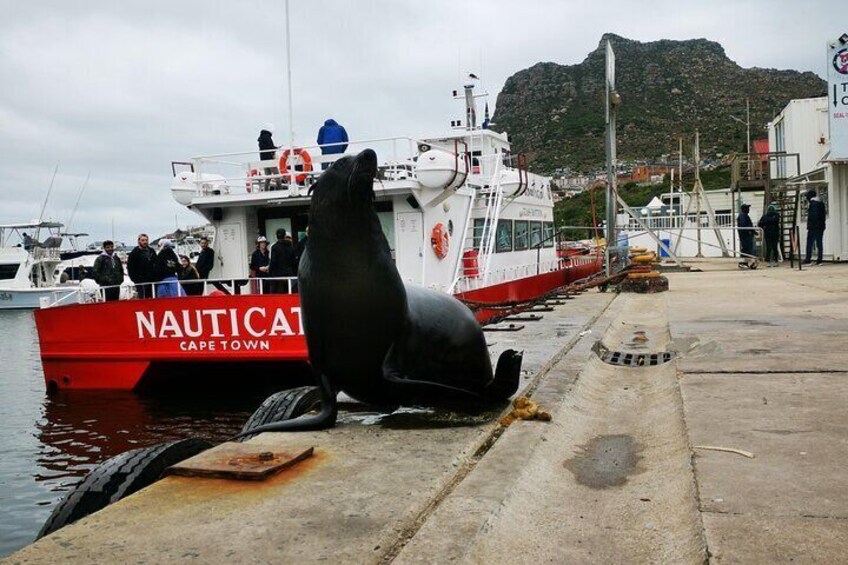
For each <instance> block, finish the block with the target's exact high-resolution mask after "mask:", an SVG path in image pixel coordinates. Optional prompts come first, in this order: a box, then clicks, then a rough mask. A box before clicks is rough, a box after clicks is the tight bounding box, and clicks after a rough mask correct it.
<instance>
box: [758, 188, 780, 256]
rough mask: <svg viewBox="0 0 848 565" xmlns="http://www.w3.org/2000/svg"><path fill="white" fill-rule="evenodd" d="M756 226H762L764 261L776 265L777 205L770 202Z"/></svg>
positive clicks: (778, 219)
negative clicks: (764, 250) (764, 244)
mask: <svg viewBox="0 0 848 565" xmlns="http://www.w3.org/2000/svg"><path fill="white" fill-rule="evenodd" d="M757 226H758V227H761V228H763V238H764V239H765V242H766V263H767V264H768V266H769V267H777V240H778V239H779V237H780V214H778V213H777V206H776V205H775V204H774V203H772V204H769V206H768V211H766V213H765V214H763V217H762V218H760V221H759V222H757Z"/></svg>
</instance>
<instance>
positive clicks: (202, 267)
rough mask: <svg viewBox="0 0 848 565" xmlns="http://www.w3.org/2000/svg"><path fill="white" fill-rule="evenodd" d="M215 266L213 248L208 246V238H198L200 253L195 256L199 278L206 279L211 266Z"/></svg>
mask: <svg viewBox="0 0 848 565" xmlns="http://www.w3.org/2000/svg"><path fill="white" fill-rule="evenodd" d="M214 266H215V250H214V249H212V248H211V247H209V238H207V237H201V238H200V255H198V256H197V264H195V267H196V268H197V274H198V275H199V276H200V278H201V279H208V278H209V273H210V272H211V271H212V267H214Z"/></svg>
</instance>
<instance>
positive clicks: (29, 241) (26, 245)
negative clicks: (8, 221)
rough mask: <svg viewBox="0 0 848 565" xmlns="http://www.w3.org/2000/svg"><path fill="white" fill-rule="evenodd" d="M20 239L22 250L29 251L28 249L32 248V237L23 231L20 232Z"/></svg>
mask: <svg viewBox="0 0 848 565" xmlns="http://www.w3.org/2000/svg"><path fill="white" fill-rule="evenodd" d="M21 239H22V240H23V243H24V251H29V250H30V249H32V247H33V245H34V244H35V242H34V240H33V239H32V236H31V235H29V234H28V233H27V232H24V233H22V234H21Z"/></svg>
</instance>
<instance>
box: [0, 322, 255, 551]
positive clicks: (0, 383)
mask: <svg viewBox="0 0 848 565" xmlns="http://www.w3.org/2000/svg"><path fill="white" fill-rule="evenodd" d="M81 327H82V328H84V324H83V325H82V326H81ZM234 384H235V383H233V382H230V386H229V387H225V388H220V387H219V388H216V389H215V390H212V391H206V392H204V393H203V394H202V395H201V394H199V393H198V392H197V389H196V388H195V390H194V391H189V392H186V391H183V392H181V393H177V394H175V393H171V392H169V393H168V394H167V395H163V394H161V393H160V394H159V395H158V396H153V395H145V396H139V395H136V394H135V393H132V392H88V391H85V392H69V393H61V394H58V395H53V396H48V395H47V394H46V391H45V386H44V379H43V376H42V371H41V361H40V359H39V349H38V339H37V335H36V330H35V322H34V320H33V317H32V313H31V312H11V311H9V312H2V311H0V557H3V556H5V555H8V554H9V553H12V552H13V551H15V550H17V549H19V548H21V547H23V546H25V545H27V544H28V543H30V542H31V541H33V540H34V539H35V536H36V534H37V533H38V531H39V530H40V529H41V526H42V524H43V523H44V521H45V520H46V519H47V517H48V516H49V515H50V512H51V511H52V509H53V507H54V505H55V504H56V503H57V502H58V501H59V500H61V498H62V497H63V496H64V494H65V493H66V492H67V491H68V490H69V489H70V488H71V487H73V486H74V485H75V484H77V483H78V482H79V481H80V480H81V479H82V478H83V477H84V476H85V474H86V473H87V472H88V470H89V469H91V468H92V467H93V466H95V465H97V464H98V463H100V462H102V461H104V460H105V459H108V458H109V457H112V456H114V455H117V454H119V453H122V452H124V451H126V450H128V449H134V448H136V447H143V446H146V445H151V444H154V443H159V442H161V441H167V440H173V439H181V438H185V437H190V436H199V437H204V438H207V439H210V440H213V441H223V440H225V439H226V438H228V437H230V436H232V435H233V434H235V433H236V432H238V431H239V430H241V427H242V425H243V424H244V422H245V421H246V420H247V418H248V417H250V414H252V413H253V411H254V410H255V409H256V407H258V406H259V404H260V403H261V402H262V400H263V399H264V398H265V396H266V395H267V390H261V391H259V390H257V391H250V392H243V391H240V390H238V389H237V388H236V387H235V386H233V385H234Z"/></svg>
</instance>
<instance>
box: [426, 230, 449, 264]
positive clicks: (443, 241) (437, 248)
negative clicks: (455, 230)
mask: <svg viewBox="0 0 848 565" xmlns="http://www.w3.org/2000/svg"><path fill="white" fill-rule="evenodd" d="M430 245H431V246H432V247H433V252H434V253H435V254H436V257H438V258H439V259H444V258H445V257H447V256H448V248H449V247H450V235H449V234H448V229H447V228H446V227H445V225H444V224H443V223H441V222H439V223H437V224H436V225H435V226H433V231H432V232H431V233H430Z"/></svg>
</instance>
